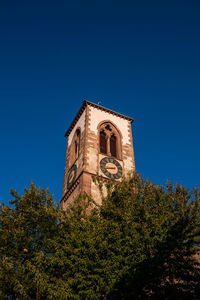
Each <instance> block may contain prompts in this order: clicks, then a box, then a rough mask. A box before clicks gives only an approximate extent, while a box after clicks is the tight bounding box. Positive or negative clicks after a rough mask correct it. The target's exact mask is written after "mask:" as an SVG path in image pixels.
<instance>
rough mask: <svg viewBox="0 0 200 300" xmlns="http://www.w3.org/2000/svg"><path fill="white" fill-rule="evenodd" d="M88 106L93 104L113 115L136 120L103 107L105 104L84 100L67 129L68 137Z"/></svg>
mask: <svg viewBox="0 0 200 300" xmlns="http://www.w3.org/2000/svg"><path fill="white" fill-rule="evenodd" d="M86 106H93V107H95V108H97V109H100V110H103V111H106V112H109V113H111V114H113V115H116V116H118V117H120V118H123V119H127V120H129V121H130V122H131V123H132V122H133V121H134V119H133V118H130V117H127V116H125V115H122V114H120V113H118V112H115V111H113V110H111V109H109V108H105V107H103V106H101V105H99V104H96V103H93V102H90V101H88V100H84V101H83V103H82V105H81V107H80V109H79V111H78V113H77V115H76V116H75V118H74V119H73V121H72V123H71V125H70V127H69V128H68V130H67V131H66V133H65V137H68V136H69V134H70V132H71V131H72V129H73V128H74V126H75V125H76V122H77V121H78V119H79V118H80V116H81V115H82V113H83V111H84V110H85V108H86Z"/></svg>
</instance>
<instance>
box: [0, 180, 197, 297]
mask: <svg viewBox="0 0 200 300" xmlns="http://www.w3.org/2000/svg"><path fill="white" fill-rule="evenodd" d="M98 182H99V188H100V191H101V190H102V185H103V184H104V183H102V182H101V181H98ZM106 186H107V196H106V197H103V194H102V205H101V206H99V205H97V203H96V202H95V199H91V198H90V197H88V196H87V195H84V196H82V197H78V198H77V199H76V200H75V201H74V203H73V205H71V206H69V207H68V209H67V210H66V212H62V213H61V211H59V209H58V207H56V206H55V205H54V202H53V200H52V197H51V195H50V194H49V192H48V191H44V190H42V189H39V190H37V189H36V187H35V186H34V185H33V184H31V186H30V189H29V190H25V193H24V195H22V196H19V195H18V194H17V193H15V192H12V195H13V196H14V198H15V200H13V201H12V204H14V205H15V207H14V208H10V207H7V206H2V208H1V214H0V230H1V236H2V238H1V242H0V250H1V253H0V256H1V257H0V258H1V262H0V282H1V283H0V284H1V286H0V290H2V292H1V293H2V294H1V297H2V298H3V297H7V296H8V295H13V296H14V297H15V299H188V298H191V299H198V298H199V296H198V295H199V293H200V286H199V281H200V272H199V264H198V261H197V260H196V259H195V256H194V254H196V253H197V252H198V247H199V232H200V230H199V229H200V211H199V207H200V200H199V193H198V190H197V189H195V190H194V191H191V192H190V191H188V190H187V189H186V188H185V187H184V186H181V185H176V186H173V185H172V184H171V183H168V184H167V185H166V186H155V185H154V184H153V183H151V182H150V181H148V180H144V179H143V178H142V177H141V176H139V175H134V176H133V177H130V178H128V179H124V180H123V181H122V182H119V183H118V184H115V185H113V184H111V183H108V184H106ZM58 219H60V221H59V222H58Z"/></svg>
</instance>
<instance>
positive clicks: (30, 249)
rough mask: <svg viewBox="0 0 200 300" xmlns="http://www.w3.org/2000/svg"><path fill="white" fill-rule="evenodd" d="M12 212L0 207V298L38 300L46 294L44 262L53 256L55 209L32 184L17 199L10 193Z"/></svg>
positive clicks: (46, 192)
mask: <svg viewBox="0 0 200 300" xmlns="http://www.w3.org/2000/svg"><path fill="white" fill-rule="evenodd" d="M11 195H12V196H13V198H14V199H13V200H11V201H10V204H12V205H14V208H12V207H9V206H6V205H1V207H0V236H1V239H0V261H1V262H0V297H1V299H3V298H4V297H5V298H7V297H8V296H9V295H12V296H13V297H14V299H40V296H41V295H43V294H45V293H46V287H47V283H48V280H49V278H48V276H47V272H46V260H47V259H48V258H51V257H52V256H53V254H54V252H55V250H54V247H53V246H54V241H55V238H56V236H57V221H58V215H59V209H58V207H57V206H54V202H53V199H52V196H51V194H50V193H49V191H48V190H44V189H42V188H39V189H37V188H36V187H35V186H34V184H33V183H31V185H30V188H29V189H26V188H25V190H24V194H23V195H22V196H20V195H19V194H18V193H17V192H16V191H14V190H11Z"/></svg>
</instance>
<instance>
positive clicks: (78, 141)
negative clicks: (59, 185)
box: [61, 101, 135, 209]
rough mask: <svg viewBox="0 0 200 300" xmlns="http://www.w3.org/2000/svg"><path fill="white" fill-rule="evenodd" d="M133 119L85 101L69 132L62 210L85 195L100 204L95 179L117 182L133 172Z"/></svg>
mask: <svg viewBox="0 0 200 300" xmlns="http://www.w3.org/2000/svg"><path fill="white" fill-rule="evenodd" d="M132 122H133V119H132V118H129V117H126V116H124V115H122V114H120V113H117V112H114V111H112V110H110V109H107V108H105V107H103V106H100V105H97V104H94V103H92V102H89V101H84V102H83V104H82V106H81V108H80V109H79V112H78V113H77V115H76V117H75V118H74V120H73V121H72V123H71V125H70V127H69V129H68V130H67V132H66V133H65V137H67V138H68V141H67V152H66V164H65V173H64V180H63V192H62V199H61V207H62V208H63V209H65V208H66V206H67V205H68V204H69V203H71V202H72V201H73V200H74V199H75V198H76V197H77V196H78V195H80V194H82V193H84V192H86V193H87V194H88V195H90V196H92V197H93V199H94V200H95V201H98V202H99V203H100V201H101V198H100V193H99V190H98V187H97V186H96V185H95V183H94V182H93V178H94V177H95V176H97V175H98V176H100V177H101V178H102V179H104V180H113V181H120V179H121V178H122V176H126V175H127V174H128V173H130V172H133V171H134V170H135V160H134V152H133V140H132V132H131V123H132Z"/></svg>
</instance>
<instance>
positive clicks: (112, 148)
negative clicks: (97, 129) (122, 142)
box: [110, 134, 117, 157]
mask: <svg viewBox="0 0 200 300" xmlns="http://www.w3.org/2000/svg"><path fill="white" fill-rule="evenodd" d="M110 153H111V156H114V157H116V156H117V139H116V136H115V135H114V134H112V135H111V137H110Z"/></svg>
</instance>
